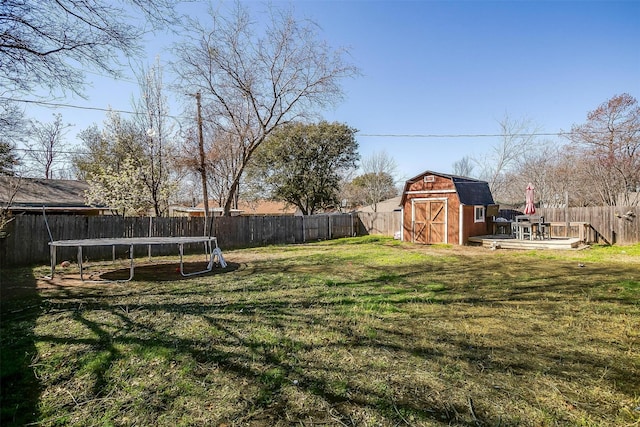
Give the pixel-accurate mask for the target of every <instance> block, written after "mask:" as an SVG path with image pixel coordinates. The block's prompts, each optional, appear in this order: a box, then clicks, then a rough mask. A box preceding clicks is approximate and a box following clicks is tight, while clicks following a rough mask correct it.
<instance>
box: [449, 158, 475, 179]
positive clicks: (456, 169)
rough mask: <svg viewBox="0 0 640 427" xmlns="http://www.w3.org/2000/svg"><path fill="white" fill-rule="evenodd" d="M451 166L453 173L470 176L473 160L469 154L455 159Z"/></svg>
mask: <svg viewBox="0 0 640 427" xmlns="http://www.w3.org/2000/svg"><path fill="white" fill-rule="evenodd" d="M452 167H453V174H454V175H458V176H467V177H471V176H472V174H473V169H474V167H473V160H472V159H471V157H469V156H464V157H462V158H461V159H460V160H456V161H455V162H453V165H452Z"/></svg>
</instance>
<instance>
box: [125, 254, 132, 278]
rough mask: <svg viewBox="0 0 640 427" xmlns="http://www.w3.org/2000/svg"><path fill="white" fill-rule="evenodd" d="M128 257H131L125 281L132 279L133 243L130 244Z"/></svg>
mask: <svg viewBox="0 0 640 427" xmlns="http://www.w3.org/2000/svg"><path fill="white" fill-rule="evenodd" d="M129 258H130V259H131V266H130V267H129V268H130V270H129V279H128V280H126V282H129V281H131V279H133V245H131V248H130V249H129Z"/></svg>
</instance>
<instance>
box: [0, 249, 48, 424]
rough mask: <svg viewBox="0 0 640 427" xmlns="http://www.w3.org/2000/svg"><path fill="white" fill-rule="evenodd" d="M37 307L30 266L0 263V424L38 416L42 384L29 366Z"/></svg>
mask: <svg viewBox="0 0 640 427" xmlns="http://www.w3.org/2000/svg"><path fill="white" fill-rule="evenodd" d="M0 262H1V260H0ZM41 311H42V299H41V298H40V296H39V294H38V291H37V282H36V278H35V277H34V276H33V273H32V271H31V269H29V268H13V269H4V268H2V265H1V264H0V319H1V321H0V408H1V409H0V425H3V426H22V425H28V424H30V423H33V422H35V421H37V420H38V418H39V411H38V401H39V398H40V394H41V393H42V386H41V383H40V381H39V380H38V378H37V376H36V373H35V370H34V367H33V366H34V364H35V363H36V359H37V349H36V337H35V335H34V328H35V325H36V321H37V319H38V317H39V316H40V314H41Z"/></svg>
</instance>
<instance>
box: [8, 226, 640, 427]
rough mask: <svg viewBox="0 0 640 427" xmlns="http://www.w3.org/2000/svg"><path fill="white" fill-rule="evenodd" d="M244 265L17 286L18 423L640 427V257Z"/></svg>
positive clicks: (13, 303) (13, 404)
mask: <svg viewBox="0 0 640 427" xmlns="http://www.w3.org/2000/svg"><path fill="white" fill-rule="evenodd" d="M623 251H624V253H623ZM225 258H226V259H228V261H230V262H231V263H233V265H234V268H232V269H230V270H229V271H227V272H220V271H218V272H217V274H211V275H205V276H196V277H193V278H190V279H188V280H184V279H181V278H180V277H175V278H172V277H171V276H169V273H170V272H171V268H174V266H169V267H166V271H164V270H162V268H158V266H154V267H149V269H150V270H151V271H156V272H158V274H160V273H161V272H163V271H164V272H163V273H162V278H156V279H155V280H154V278H153V277H149V276H144V274H143V275H141V276H140V277H139V278H138V276H136V278H137V280H135V281H133V282H130V283H105V284H93V285H91V286H88V285H83V286H78V285H77V283H75V282H73V281H69V282H65V281H64V280H62V281H60V282H59V283H57V284H55V286H48V287H45V288H40V289H37V286H36V284H37V281H38V278H39V277H41V276H42V275H44V274H46V268H45V267H37V268H33V269H23V270H15V271H11V272H9V275H10V277H11V278H12V279H8V280H10V281H11V284H10V285H6V282H4V281H3V283H2V286H3V289H4V287H5V286H9V287H12V288H16V287H17V288H21V289H23V290H25V289H26V290H29V289H31V290H32V292H30V293H29V292H21V293H20V294H19V295H17V296H16V297H14V298H11V299H6V298H3V300H2V335H1V340H2V343H1V344H2V385H3V387H2V425H23V424H28V423H36V424H38V425H45V426H54V425H114V426H118V425H167V426H169V425H170V426H174V425H185V426H186V425H215V426H223V425H224V426H233V425H237V426H285V425H286V426H289V425H307V426H311V425H335V426H344V425H347V426H361V425H362V426H365V425H369V426H397V425H412V426H438V425H460V426H497V425H501V426H509V425H512V426H515V425H518V426H520V425H525V426H541V425H542V426H544V425H549V426H551V425H575V426H585V425H594V426H595V425H598V426H600V425H605V426H606V425H611V426H620V425H629V426H632V425H639V424H640V383H639V382H638V380H637V378H639V377H640V353H639V350H638V348H639V345H640V304H639V302H638V301H639V297H640V246H633V247H627V248H624V249H621V248H594V249H591V250H589V251H580V252H562V253H551V252H549V251H546V252H545V251H531V252H523V251H495V252H492V251H489V250H485V249H482V248H460V247H446V246H445V247H423V246H415V245H409V244H402V243H399V242H397V241H393V240H390V239H377V238H368V239H367V238H364V239H363V238H360V239H345V240H340V241H333V242H325V243H318V244H310V245H298V246H285V247H271V248H260V249H251V250H241V251H231V252H227V253H226V254H225ZM163 268H164V267H163ZM143 272H144V270H143ZM68 273H69V274H71V275H72V274H73V271H69V272H68ZM149 274H152V273H149ZM7 277H9V276H7V275H6V274H5V275H4V276H3V280H7ZM69 277H70V276H69Z"/></svg>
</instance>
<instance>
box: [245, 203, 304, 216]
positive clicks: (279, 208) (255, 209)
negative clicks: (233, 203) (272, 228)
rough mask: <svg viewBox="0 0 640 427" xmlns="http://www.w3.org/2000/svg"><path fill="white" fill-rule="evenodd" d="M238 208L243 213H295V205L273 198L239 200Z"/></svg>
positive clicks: (296, 210)
mask: <svg viewBox="0 0 640 427" xmlns="http://www.w3.org/2000/svg"><path fill="white" fill-rule="evenodd" d="M238 209H241V210H242V214H243V215H295V214H296V213H297V212H298V209H297V208H296V207H295V206H292V205H289V204H287V203H284V202H278V201H274V200H256V201H240V202H238Z"/></svg>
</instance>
